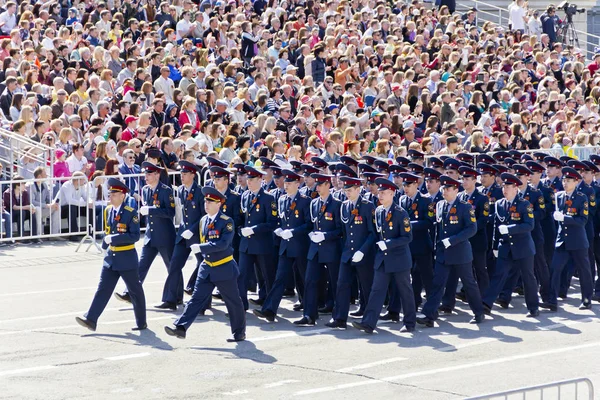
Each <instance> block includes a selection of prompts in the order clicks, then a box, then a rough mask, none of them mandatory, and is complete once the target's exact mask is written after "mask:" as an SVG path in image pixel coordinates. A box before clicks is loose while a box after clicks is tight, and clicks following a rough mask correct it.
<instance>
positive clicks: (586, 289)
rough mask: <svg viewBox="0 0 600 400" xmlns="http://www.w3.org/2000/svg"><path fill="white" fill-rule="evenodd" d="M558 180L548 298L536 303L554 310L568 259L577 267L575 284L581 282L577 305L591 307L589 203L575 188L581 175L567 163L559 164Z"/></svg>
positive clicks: (583, 307)
mask: <svg viewBox="0 0 600 400" xmlns="http://www.w3.org/2000/svg"><path fill="white" fill-rule="evenodd" d="M561 172H562V177H563V179H562V183H563V187H564V189H565V190H564V191H560V192H558V193H557V194H556V211H554V214H553V218H554V220H555V221H557V222H558V232H557V235H556V250H555V252H554V258H553V259H552V264H551V267H550V273H551V279H550V298H549V300H548V301H547V302H542V303H540V307H542V308H546V309H549V310H551V311H556V310H557V308H558V306H557V300H556V299H557V297H558V294H559V290H560V285H561V275H562V272H563V269H564V268H565V266H566V265H567V263H568V262H569V261H571V262H572V263H573V264H574V265H575V268H577V270H578V271H579V284H580V286H581V305H580V306H579V308H580V309H591V308H592V302H591V300H592V295H593V287H592V286H593V285H592V274H591V271H590V268H589V266H590V261H589V258H588V247H589V245H590V244H589V242H588V238H587V233H586V231H585V225H586V223H587V220H588V218H589V208H588V207H589V203H588V199H587V197H586V195H585V194H583V193H582V192H580V191H577V185H578V184H579V183H580V182H581V180H582V177H581V175H580V174H579V173H578V172H577V171H576V170H575V169H573V168H571V167H563V168H562V170H561Z"/></svg>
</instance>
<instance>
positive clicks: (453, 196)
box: [417, 175, 485, 327]
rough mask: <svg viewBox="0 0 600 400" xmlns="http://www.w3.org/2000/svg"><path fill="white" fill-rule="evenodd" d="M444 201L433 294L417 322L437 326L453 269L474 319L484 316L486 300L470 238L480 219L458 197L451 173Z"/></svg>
mask: <svg viewBox="0 0 600 400" xmlns="http://www.w3.org/2000/svg"><path fill="white" fill-rule="evenodd" d="M440 182H441V184H442V190H443V196H444V201H440V202H439V203H437V205H436V222H435V223H436V229H437V234H436V253H435V254H436V259H435V268H434V270H433V271H434V273H433V289H432V294H431V296H428V297H427V301H426V302H425V305H424V306H423V309H422V313H423V314H424V316H423V317H418V318H417V323H419V324H421V325H425V326H427V327H433V322H434V321H435V320H436V319H437V316H438V307H439V305H440V302H441V300H442V296H443V294H444V289H445V288H446V282H447V281H448V275H449V273H450V270H451V269H454V270H456V272H457V275H458V277H459V278H460V279H461V281H462V283H463V287H464V288H465V293H466V295H467V301H468V302H469V307H470V308H471V310H472V311H473V313H474V314H475V316H474V317H473V319H472V320H471V323H477V324H478V323H481V322H483V320H484V318H485V317H484V314H483V303H482V302H481V295H480V293H479V288H478V287H477V282H476V281H475V278H474V277H473V265H472V262H473V251H472V250H471V243H470V242H469V239H470V238H471V237H472V236H473V235H475V234H476V233H477V219H476V217H475V210H473V207H472V206H471V205H470V204H469V203H466V202H464V201H460V200H458V198H457V196H458V192H459V190H458V188H459V186H460V183H459V182H458V181H457V180H455V179H453V178H451V177H449V176H447V175H442V176H441V177H440Z"/></svg>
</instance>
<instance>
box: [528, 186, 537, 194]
mask: <svg viewBox="0 0 600 400" xmlns="http://www.w3.org/2000/svg"><path fill="white" fill-rule="evenodd" d="M529 189H531V191H532V192H533V193H536V192H539V190H538V189H537V188H534V187H533V186H529Z"/></svg>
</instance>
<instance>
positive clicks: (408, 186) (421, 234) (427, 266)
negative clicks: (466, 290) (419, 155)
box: [400, 164, 435, 307]
mask: <svg viewBox="0 0 600 400" xmlns="http://www.w3.org/2000/svg"><path fill="white" fill-rule="evenodd" d="M415 165H419V164H415ZM419 166H420V165H419ZM421 168H422V167H421ZM401 176H402V180H403V185H404V195H403V196H402V197H401V198H400V207H402V208H403V209H404V210H405V211H406V212H407V213H408V217H409V219H410V226H411V231H412V236H413V240H412V241H411V243H410V254H411V256H412V263H411V265H412V268H411V275H412V277H413V280H412V288H413V293H414V294H415V306H416V307H419V306H420V305H421V303H422V302H423V299H422V298H421V292H422V290H423V289H425V293H426V294H427V296H429V295H431V284H432V281H433V260H432V258H431V253H432V252H433V241H432V240H431V232H430V231H431V230H432V229H433V219H434V218H433V211H434V210H435V209H434V208H432V205H431V204H432V203H431V197H429V194H422V193H421V192H420V191H419V186H418V185H419V181H420V178H419V177H418V176H417V175H414V174H411V173H409V172H404V173H402V174H401ZM417 276H418V279H416V278H417Z"/></svg>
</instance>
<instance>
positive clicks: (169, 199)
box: [142, 182, 175, 247]
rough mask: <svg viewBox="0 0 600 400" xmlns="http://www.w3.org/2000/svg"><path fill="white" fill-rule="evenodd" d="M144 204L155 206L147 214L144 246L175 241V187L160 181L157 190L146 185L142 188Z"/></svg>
mask: <svg viewBox="0 0 600 400" xmlns="http://www.w3.org/2000/svg"><path fill="white" fill-rule="evenodd" d="M142 204H143V205H145V206H150V207H152V206H154V208H150V211H149V213H148V215H147V216H146V236H145V237H144V246H153V247H163V246H173V244H174V243H175V225H173V218H174V217H175V198H174V197H173V189H171V187H170V186H167V185H165V184H162V183H160V182H159V183H158V185H157V186H156V190H154V191H153V190H152V189H151V188H150V186H148V185H146V186H144V188H143V189H142Z"/></svg>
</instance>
